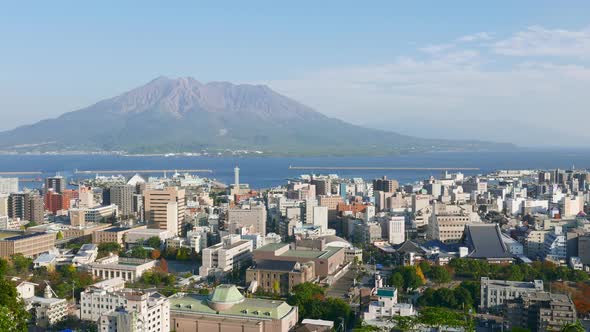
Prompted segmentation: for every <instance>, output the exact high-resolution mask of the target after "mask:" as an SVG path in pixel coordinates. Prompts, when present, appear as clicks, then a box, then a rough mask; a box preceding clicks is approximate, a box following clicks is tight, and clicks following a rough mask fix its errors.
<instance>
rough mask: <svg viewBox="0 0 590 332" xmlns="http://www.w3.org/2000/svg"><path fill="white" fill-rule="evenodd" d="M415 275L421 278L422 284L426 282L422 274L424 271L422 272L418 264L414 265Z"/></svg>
mask: <svg viewBox="0 0 590 332" xmlns="http://www.w3.org/2000/svg"><path fill="white" fill-rule="evenodd" d="M416 275H417V276H418V278H420V280H422V284H425V283H426V277H425V276H424V272H422V269H421V268H420V266H416Z"/></svg>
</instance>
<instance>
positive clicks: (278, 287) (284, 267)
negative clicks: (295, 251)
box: [246, 260, 316, 295]
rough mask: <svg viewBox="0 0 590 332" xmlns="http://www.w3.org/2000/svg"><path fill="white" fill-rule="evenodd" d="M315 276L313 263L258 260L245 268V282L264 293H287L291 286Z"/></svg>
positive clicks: (311, 279)
mask: <svg viewBox="0 0 590 332" xmlns="http://www.w3.org/2000/svg"><path fill="white" fill-rule="evenodd" d="M315 278H316V276H315V272H314V263H313V262H312V261H310V262H308V263H299V262H288V261H281V262H277V261H265V260H260V261H257V262H256V263H254V264H253V265H252V266H251V267H249V268H248V270H246V284H249V285H252V284H254V283H255V285H256V288H257V289H261V290H263V291H264V292H266V293H274V294H279V295H287V294H289V292H291V291H292V290H293V287H295V286H297V285H299V284H302V283H304V282H312V281H314V280H315Z"/></svg>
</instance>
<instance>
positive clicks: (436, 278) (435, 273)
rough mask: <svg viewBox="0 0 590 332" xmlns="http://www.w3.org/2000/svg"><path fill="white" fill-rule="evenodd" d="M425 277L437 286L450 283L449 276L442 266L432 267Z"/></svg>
mask: <svg viewBox="0 0 590 332" xmlns="http://www.w3.org/2000/svg"><path fill="white" fill-rule="evenodd" d="M426 275H427V276H428V278H430V280H432V281H433V282H435V283H437V284H444V283H447V282H450V281H451V274H450V273H449V271H448V270H447V269H446V268H444V267H443V266H433V267H432V268H431V269H430V271H429V272H428V273H426Z"/></svg>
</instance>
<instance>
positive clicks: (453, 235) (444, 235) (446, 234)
mask: <svg viewBox="0 0 590 332" xmlns="http://www.w3.org/2000/svg"><path fill="white" fill-rule="evenodd" d="M472 222H473V220H472V218H471V216H470V214H468V213H433V214H432V215H431V216H430V222H429V224H428V236H429V237H430V239H432V240H439V241H441V242H444V243H456V242H459V240H461V238H462V237H463V231H464V230H465V225H468V224H470V223H472Z"/></svg>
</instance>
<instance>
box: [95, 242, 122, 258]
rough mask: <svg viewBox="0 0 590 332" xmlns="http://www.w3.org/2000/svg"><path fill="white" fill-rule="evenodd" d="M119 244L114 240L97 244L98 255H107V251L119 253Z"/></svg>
mask: <svg viewBox="0 0 590 332" xmlns="http://www.w3.org/2000/svg"><path fill="white" fill-rule="evenodd" d="M120 250H121V245H120V244H118V243H116V242H105V243H100V244H99V245H98V255H99V256H101V257H104V256H107V255H108V254H109V253H119V251H120Z"/></svg>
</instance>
